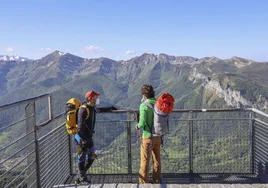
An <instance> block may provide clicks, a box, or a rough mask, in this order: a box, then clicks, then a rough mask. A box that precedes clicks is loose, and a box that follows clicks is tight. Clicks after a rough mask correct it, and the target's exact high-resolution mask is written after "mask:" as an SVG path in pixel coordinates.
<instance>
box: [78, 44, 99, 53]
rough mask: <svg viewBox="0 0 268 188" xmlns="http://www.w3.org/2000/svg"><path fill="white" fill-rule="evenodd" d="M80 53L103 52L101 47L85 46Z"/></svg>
mask: <svg viewBox="0 0 268 188" xmlns="http://www.w3.org/2000/svg"><path fill="white" fill-rule="evenodd" d="M81 52H82V53H84V54H85V53H92V54H94V53H98V52H103V49H102V48H100V47H98V46H86V47H84V48H83V49H82V50H81Z"/></svg>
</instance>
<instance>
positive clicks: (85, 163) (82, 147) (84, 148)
mask: <svg viewBox="0 0 268 188" xmlns="http://www.w3.org/2000/svg"><path fill="white" fill-rule="evenodd" d="M75 143H76V145H77V162H78V172H79V174H81V175H85V174H86V172H87V171H88V169H89V168H90V167H91V165H92V164H93V162H94V159H93V158H92V152H94V151H92V148H93V140H92V137H90V138H88V139H87V141H86V143H85V144H82V142H81V139H79V136H78V135H75Z"/></svg>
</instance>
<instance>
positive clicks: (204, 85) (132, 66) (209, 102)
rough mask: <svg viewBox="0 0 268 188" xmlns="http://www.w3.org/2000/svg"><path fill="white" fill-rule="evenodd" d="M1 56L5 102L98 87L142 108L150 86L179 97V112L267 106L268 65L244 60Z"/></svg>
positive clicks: (113, 100)
mask: <svg viewBox="0 0 268 188" xmlns="http://www.w3.org/2000/svg"><path fill="white" fill-rule="evenodd" d="M1 57H5V59H3V58H2V59H0V83H1V85H0V104H5V103H8V102H12V101H13V102H14V101H17V100H22V99H25V98H29V97H33V96H36V95H40V94H43V93H47V92H53V94H54V98H55V99H57V100H60V101H61V102H59V103H58V104H60V105H63V104H64V102H65V101H66V100H67V99H68V98H70V97H73V96H74V97H79V98H81V99H83V95H84V94H85V93H86V92H87V91H88V90H91V89H94V90H97V91H99V92H100V93H101V100H102V104H113V105H117V106H119V107H120V108H137V107H138V105H139V103H140V98H141V94H140V87H141V86H142V85H143V84H146V83H149V84H151V85H153V86H154V88H155V90H156V94H157V95H159V94H160V93H161V92H165V91H167V92H170V93H171V94H172V95H174V97H175V99H176V105H175V107H176V108H203V107H207V108H221V107H255V108H258V109H260V110H266V109H267V108H268V76H267V72H268V63H266V62H255V61H253V60H249V59H244V58H240V57H232V58H231V59H220V58H217V57H204V58H199V59H198V58H194V57H190V56H171V55H167V54H158V55H155V54H148V53H144V54H143V55H141V56H137V57H134V58H131V59H129V60H126V61H115V60H112V59H109V58H104V57H101V58H95V59H86V58H81V57H78V56H75V55H72V54H70V53H63V52H60V51H55V52H52V53H50V54H48V55H47V56H45V57H43V58H41V59H38V60H29V59H27V58H20V57H19V56H17V58H14V57H13V58H12V57H8V56H1ZM58 109H60V107H59V108H58Z"/></svg>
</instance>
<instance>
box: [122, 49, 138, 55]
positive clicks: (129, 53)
mask: <svg viewBox="0 0 268 188" xmlns="http://www.w3.org/2000/svg"><path fill="white" fill-rule="evenodd" d="M125 54H126V55H134V54H136V52H135V51H134V50H127V51H126V52H125Z"/></svg>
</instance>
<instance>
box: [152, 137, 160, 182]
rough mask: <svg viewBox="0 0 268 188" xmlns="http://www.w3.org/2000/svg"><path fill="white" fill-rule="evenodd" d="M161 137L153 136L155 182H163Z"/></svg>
mask: <svg viewBox="0 0 268 188" xmlns="http://www.w3.org/2000/svg"><path fill="white" fill-rule="evenodd" d="M160 146H161V139H160V138H159V137H153V151H152V156H153V165H154V168H153V183H161V158H160Z"/></svg>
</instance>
